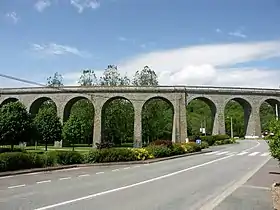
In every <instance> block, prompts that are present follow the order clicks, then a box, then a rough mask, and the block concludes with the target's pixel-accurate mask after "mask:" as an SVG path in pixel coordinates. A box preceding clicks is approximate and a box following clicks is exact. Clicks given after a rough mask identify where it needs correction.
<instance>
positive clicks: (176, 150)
mask: <svg viewBox="0 0 280 210" xmlns="http://www.w3.org/2000/svg"><path fill="white" fill-rule="evenodd" d="M184 153H185V149H184V148H183V146H182V144H180V143H176V144H173V146H172V152H171V155H182V154H184Z"/></svg>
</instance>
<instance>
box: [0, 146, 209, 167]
mask: <svg viewBox="0 0 280 210" xmlns="http://www.w3.org/2000/svg"><path fill="white" fill-rule="evenodd" d="M165 143H166V144H158V145H156V144H151V145H149V146H147V147H146V148H141V149H139V148H105V149H92V150H90V151H88V152H86V153H79V152H77V151H48V152H45V153H43V154H41V153H33V152H32V153H29V152H7V153H2V154H0V172H4V171H13V170H20V169H30V168H42V167H50V166H56V165H71V164H82V163H105V162H125V161H137V160H147V159H153V158H161V157H168V156H173V155H181V154H185V153H191V152H198V151H200V150H201V149H202V148H205V146H207V145H205V144H204V145H203V144H202V145H198V144H196V143H193V142H189V143H183V144H180V143H176V144H172V143H171V144H169V143H167V142H165Z"/></svg>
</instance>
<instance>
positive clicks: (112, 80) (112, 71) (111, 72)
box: [100, 65, 122, 86]
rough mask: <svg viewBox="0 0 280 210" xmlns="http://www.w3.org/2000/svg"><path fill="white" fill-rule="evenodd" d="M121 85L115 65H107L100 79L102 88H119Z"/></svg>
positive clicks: (120, 78)
mask: <svg viewBox="0 0 280 210" xmlns="http://www.w3.org/2000/svg"><path fill="white" fill-rule="evenodd" d="M121 83H122V77H121V75H120V73H119V71H118V67H117V66H115V65H108V67H107V69H105V71H104V72H103V76H101V77H100V84H101V85H103V86H119V85H121Z"/></svg>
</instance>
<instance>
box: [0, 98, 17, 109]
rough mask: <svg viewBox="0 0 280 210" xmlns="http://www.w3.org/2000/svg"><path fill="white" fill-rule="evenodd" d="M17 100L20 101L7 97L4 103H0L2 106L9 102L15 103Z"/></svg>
mask: <svg viewBox="0 0 280 210" xmlns="http://www.w3.org/2000/svg"><path fill="white" fill-rule="evenodd" d="M17 101H18V99H17V98H6V99H5V100H4V101H2V103H1V104H0V107H1V106H4V105H6V104H8V103H14V102H17Z"/></svg>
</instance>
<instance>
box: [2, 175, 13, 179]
mask: <svg viewBox="0 0 280 210" xmlns="http://www.w3.org/2000/svg"><path fill="white" fill-rule="evenodd" d="M13 177H15V176H2V177H0V179H8V178H13Z"/></svg>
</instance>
